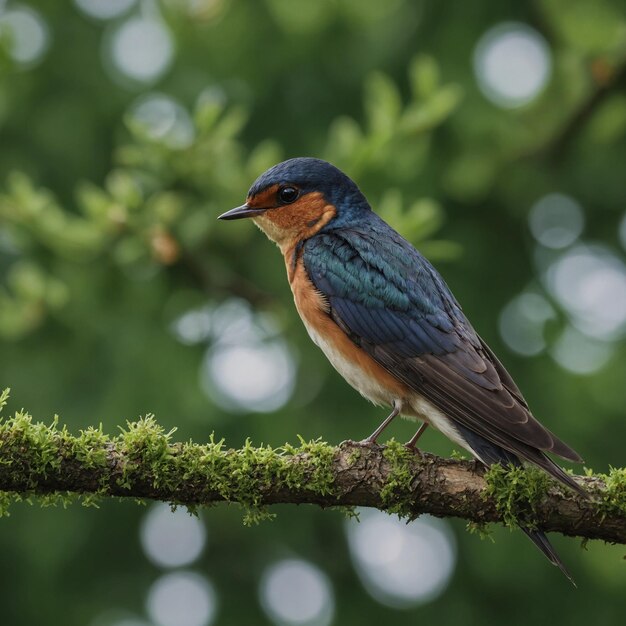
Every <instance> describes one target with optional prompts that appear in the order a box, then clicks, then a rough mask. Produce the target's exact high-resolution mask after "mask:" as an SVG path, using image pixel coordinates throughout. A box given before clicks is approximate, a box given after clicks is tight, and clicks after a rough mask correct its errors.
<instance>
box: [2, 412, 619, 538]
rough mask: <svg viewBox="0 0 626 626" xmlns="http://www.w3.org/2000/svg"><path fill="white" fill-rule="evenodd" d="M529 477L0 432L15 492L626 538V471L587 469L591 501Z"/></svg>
mask: <svg viewBox="0 0 626 626" xmlns="http://www.w3.org/2000/svg"><path fill="white" fill-rule="evenodd" d="M26 419H28V420H29V419H30V418H29V417H28V416H26ZM146 424H147V425H148V426H147V427H146ZM131 426H132V428H130V427H131ZM37 428H39V429H40V430H35V429H37ZM46 429H47V430H46ZM142 429H143V430H142ZM617 471H618V472H623V470H617ZM531 476H532V478H530V479H529V480H528V481H527V484H526V485H525V486H524V485H522V487H521V488H520V487H519V484H517V482H518V481H519V478H520V475H519V474H518V476H517V478H516V480H515V481H510V482H511V485H509V482H507V481H508V475H507V474H501V475H500V478H499V479H498V482H497V484H496V483H494V482H493V481H492V479H491V478H490V479H489V480H488V481H486V480H485V477H484V470H483V469H482V468H481V467H479V466H478V465H477V464H476V463H474V462H471V461H462V460H452V459H443V458H440V457H437V456H433V455H430V454H426V453H424V454H422V455H416V454H412V453H409V452H408V451H407V450H406V449H405V448H404V447H402V446H400V445H399V444H392V445H391V446H389V447H384V446H378V445H369V444H368V445H364V444H361V443H355V442H344V443H342V444H340V445H339V446H337V447H332V446H329V445H327V444H324V443H320V442H312V443H310V444H305V443H303V445H302V446H301V447H300V448H292V447H289V446H288V447H285V448H281V449H278V450H272V449H271V448H254V447H253V446H250V445H247V446H245V447H244V448H242V449H240V450H228V449H225V448H224V447H223V446H222V444H221V443H214V442H211V443H210V444H207V445H204V446H201V445H197V444H193V443H171V442H170V440H169V435H164V434H163V431H162V429H160V428H159V427H158V426H156V424H155V423H154V422H152V421H149V420H148V421H147V422H142V423H141V424H140V425H129V430H128V431H126V432H125V433H123V434H122V435H120V436H118V437H116V438H113V439H110V438H108V437H107V436H106V435H103V434H102V433H101V432H100V431H93V430H92V431H88V432H86V433H85V432H83V433H81V435H80V436H79V437H72V436H71V435H69V434H68V433H67V431H59V430H57V429H56V424H55V425H53V426H52V427H47V426H45V427H44V426H43V425H32V424H31V423H30V422H29V421H28V422H24V421H22V422H20V423H13V424H6V423H5V424H3V429H2V430H1V431H0V490H2V491H4V492H8V493H9V494H11V493H13V494H29V495H31V494H33V495H46V494H54V493H62V494H66V493H77V494H98V495H100V496H103V497H105V496H120V497H132V498H149V499H155V500H163V501H170V502H176V503H182V504H187V505H204V504H210V503H214V502H220V501H230V502H240V503H241V504H243V505H245V506H248V507H252V508H257V507H264V506H266V505H273V504H278V503H281V504H282V503H291V504H314V505H319V506H322V507H330V506H333V507H335V506H349V507H352V506H364V507H374V508H378V509H383V510H390V511H392V512H397V513H400V514H402V515H405V516H407V517H413V516H417V515H419V514H421V513H430V514H431V515H435V516H438V517H459V518H463V519H465V520H468V521H470V522H475V523H478V524H484V523H489V522H503V521H504V522H507V523H514V522H515V520H516V519H522V518H523V519H524V520H530V523H534V524H536V525H537V527H539V528H542V529H544V530H546V531H557V532H560V533H562V534H564V535H570V536H579V537H584V538H588V539H603V540H605V541H610V542H616V543H625V544H626V514H625V510H626V505H624V501H625V496H624V491H626V489H624V487H625V485H624V484H622V482H620V481H622V477H623V474H620V477H619V478H618V480H617V481H615V480H613V483H615V482H617V487H616V486H615V484H611V485H607V483H608V482H610V481H611V480H612V479H610V478H609V477H598V476H592V477H578V479H577V480H579V481H580V483H581V484H582V485H583V486H584V488H585V489H586V490H587V491H588V492H589V494H590V496H591V497H590V498H589V499H585V498H582V497H580V496H578V495H576V494H574V493H572V492H571V491H569V490H568V489H566V488H564V487H561V486H560V485H557V484H556V483H554V482H552V481H548V480H547V479H546V478H545V477H544V476H543V475H537V474H535V475H531ZM513 482H515V483H516V485H513V484H512V483H513ZM523 482H524V480H522V483H523ZM526 494H530V495H529V496H528V497H527V495H526Z"/></svg>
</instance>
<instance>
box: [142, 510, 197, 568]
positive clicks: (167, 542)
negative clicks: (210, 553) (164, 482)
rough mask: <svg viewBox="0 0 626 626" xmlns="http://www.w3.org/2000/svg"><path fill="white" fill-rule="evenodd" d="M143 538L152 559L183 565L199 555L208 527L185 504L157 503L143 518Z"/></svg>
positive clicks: (146, 551) (157, 562) (168, 565)
mask: <svg viewBox="0 0 626 626" xmlns="http://www.w3.org/2000/svg"><path fill="white" fill-rule="evenodd" d="M140 538H141V545H142V546H143V549H144V552H145V553H146V555H147V557H148V558H149V559H150V560H151V561H152V562H153V563H155V564H156V565H159V566H161V567H180V566H181V565H189V564H190V563H192V562H193V561H195V560H196V559H197V558H198V557H199V556H200V554H201V553H202V550H203V549H204V546H205V543H206V529H205V527H204V524H203V523H202V522H201V521H200V520H199V519H198V518H197V517H193V516H191V515H189V513H188V512H187V511H186V510H185V509H184V508H178V509H176V510H175V511H172V510H171V508H170V506H169V505H167V504H155V505H154V506H152V507H151V508H150V510H149V511H148V512H147V513H146V515H145V517H144V519H143V523H142V525H141V529H140Z"/></svg>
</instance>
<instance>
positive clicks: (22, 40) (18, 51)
mask: <svg viewBox="0 0 626 626" xmlns="http://www.w3.org/2000/svg"><path fill="white" fill-rule="evenodd" d="M0 38H2V39H5V38H8V42H9V45H8V52H9V55H10V57H11V58H12V59H13V60H14V61H15V63H17V64H18V65H20V66H22V67H25V68H26V67H32V66H33V65H35V64H36V63H37V61H39V60H40V59H41V58H42V57H43V55H44V54H45V52H46V50H47V49H48V44H49V35H48V27H47V25H46V23H45V21H44V20H43V18H42V17H41V15H40V14H39V13H38V12H37V11H35V10H33V9H31V8H30V7H28V6H25V5H17V6H15V7H14V8H12V9H9V10H7V11H5V12H4V13H2V14H1V15H0Z"/></svg>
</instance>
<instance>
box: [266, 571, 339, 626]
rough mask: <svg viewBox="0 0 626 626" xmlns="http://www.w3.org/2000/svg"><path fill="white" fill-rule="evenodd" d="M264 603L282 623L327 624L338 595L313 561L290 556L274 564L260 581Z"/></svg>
mask: <svg viewBox="0 0 626 626" xmlns="http://www.w3.org/2000/svg"><path fill="white" fill-rule="evenodd" d="M259 592H260V598H261V605H262V606H263V609H264V610H265V612H266V613H267V615H268V617H269V618H270V619H271V620H272V621H273V622H274V623H275V624H279V625H280V626H290V625H296V624H297V625H299V626H327V624H330V622H331V620H332V617H333V613H334V604H335V603H334V597H333V592H332V588H331V586H330V582H329V581H328V578H327V577H326V575H325V574H324V573H323V572H322V571H321V570H319V569H318V568H317V567H315V566H314V565H313V564H312V563H309V562H307V561H303V560H300V559H286V560H284V561H280V562H278V563H275V564H274V565H272V566H270V567H269V568H268V569H267V570H266V571H265V573H264V574H263V577H262V578H261V583H260V588H259Z"/></svg>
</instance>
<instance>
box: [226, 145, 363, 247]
mask: <svg viewBox="0 0 626 626" xmlns="http://www.w3.org/2000/svg"><path fill="white" fill-rule="evenodd" d="M370 210H371V209H370V206H369V204H368V203H367V200H366V199H365V197H364V196H363V194H362V193H361V192H360V190H359V188H358V187H357V186H356V184H355V183H354V182H353V181H352V180H350V178H348V177H347V176H346V175H345V174H344V173H343V172H342V171H340V170H338V169H337V168H336V167H335V166H334V165H331V164H330V163H327V162H326V161H322V160H320V159H313V158H308V157H307V158H297V159H289V160H288V161H283V162H282V163H279V164H278V165H275V166H274V167H272V168H270V169H269V170H267V171H266V172H265V173H264V174H261V176H259V178H257V180H256V181H255V182H254V184H253V185H252V187H250V191H248V197H247V198H246V203H245V204H244V205H242V206H240V207H237V208H235V209H231V210H230V211H228V212H226V213H224V214H222V215H220V216H219V219H222V220H236V219H241V218H244V217H250V218H252V220H253V221H254V222H255V224H256V225H257V226H258V227H259V228H260V229H261V230H262V231H263V232H265V234H266V235H267V236H268V237H269V238H270V239H271V240H272V241H275V242H276V243H277V244H278V245H279V246H280V248H281V249H288V248H290V247H291V246H293V245H294V244H295V243H297V242H298V241H301V240H302V239H306V238H307V237H310V236H311V235H313V234H315V233H316V232H319V231H320V230H321V229H322V228H325V227H327V226H328V225H330V224H332V226H336V227H340V226H342V225H346V224H348V223H349V222H350V221H353V220H358V219H359V216H361V215H362V214H363V212H364V211H370Z"/></svg>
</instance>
